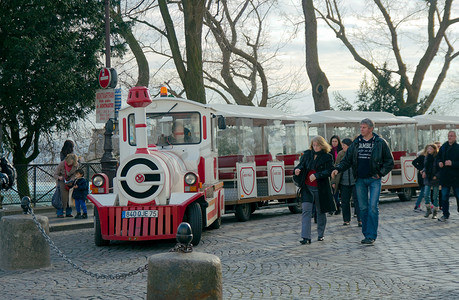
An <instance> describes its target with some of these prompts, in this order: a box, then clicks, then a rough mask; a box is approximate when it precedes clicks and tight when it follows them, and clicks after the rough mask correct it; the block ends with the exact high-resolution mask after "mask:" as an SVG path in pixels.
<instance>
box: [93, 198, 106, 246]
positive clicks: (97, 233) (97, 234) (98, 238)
mask: <svg viewBox="0 0 459 300" xmlns="http://www.w3.org/2000/svg"><path fill="white" fill-rule="evenodd" d="M94 243H95V244H96V246H99V247H100V246H107V245H108V244H110V241H109V240H104V239H103V238H102V232H101V229H100V218H99V211H98V210H97V208H96V207H94Z"/></svg>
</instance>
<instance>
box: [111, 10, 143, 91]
mask: <svg viewBox="0 0 459 300" xmlns="http://www.w3.org/2000/svg"><path fill="white" fill-rule="evenodd" d="M110 16H111V17H112V19H113V21H114V22H115V24H116V26H117V28H118V33H119V34H120V35H121V37H123V38H124V40H125V41H126V43H127V44H128V45H129V48H130V49H131V51H132V54H133V55H134V57H135V59H136V62H137V69H138V77H137V82H136V84H135V85H136V86H148V84H149V81H150V72H149V66H148V60H147V57H146V56H145V53H144V52H143V50H142V46H141V45H140V43H139V41H138V40H137V38H136V37H135V36H134V34H133V32H132V24H130V23H129V22H126V21H124V20H123V15H122V11H121V3H120V2H118V3H117V4H116V8H115V9H111V10H110Z"/></svg>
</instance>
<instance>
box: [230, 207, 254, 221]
mask: <svg viewBox="0 0 459 300" xmlns="http://www.w3.org/2000/svg"><path fill="white" fill-rule="evenodd" d="M251 214H252V206H251V205H250V203H244V204H237V205H236V212H235V213H234V215H235V216H236V219H237V220H238V221H240V222H245V221H248V220H250V215H251Z"/></svg>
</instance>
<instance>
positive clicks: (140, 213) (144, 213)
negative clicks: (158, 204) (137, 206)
mask: <svg viewBox="0 0 459 300" xmlns="http://www.w3.org/2000/svg"><path fill="white" fill-rule="evenodd" d="M121 217H122V218H123V219H129V218H157V217H158V211H157V210H125V211H122V213H121Z"/></svg>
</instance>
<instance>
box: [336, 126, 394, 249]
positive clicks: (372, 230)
mask: <svg viewBox="0 0 459 300" xmlns="http://www.w3.org/2000/svg"><path fill="white" fill-rule="evenodd" d="M373 130H374V123H373V121H372V120H370V119H368V118H367V119H363V120H362V121H361V122H360V135H359V136H358V137H357V138H356V139H355V140H354V141H353V142H352V144H351V145H350V146H349V149H348V150H347V151H346V155H345V156H344V158H343V159H342V160H341V162H340V163H339V164H338V165H337V166H335V168H334V170H333V171H332V173H331V176H332V178H334V177H335V176H336V175H337V174H338V173H340V172H343V171H346V170H347V169H349V168H351V167H352V171H353V175H354V178H356V183H355V186H356V189H357V200H358V201H359V207H360V218H361V219H362V233H363V235H364V237H365V238H364V239H363V240H362V241H361V243H362V244H365V245H372V244H374V242H375V240H376V238H377V235H378V221H379V208H378V204H379V195H380V194H381V178H382V177H384V176H385V175H387V174H388V173H389V172H390V171H391V170H392V168H393V167H394V157H393V156H392V152H391V151H390V149H389V146H388V145H387V142H386V141H385V140H384V139H383V138H381V137H380V136H379V135H377V134H376V133H374V132H373ZM368 195H369V196H368Z"/></svg>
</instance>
